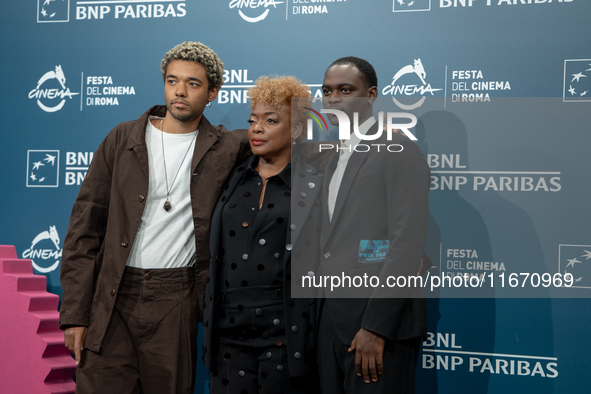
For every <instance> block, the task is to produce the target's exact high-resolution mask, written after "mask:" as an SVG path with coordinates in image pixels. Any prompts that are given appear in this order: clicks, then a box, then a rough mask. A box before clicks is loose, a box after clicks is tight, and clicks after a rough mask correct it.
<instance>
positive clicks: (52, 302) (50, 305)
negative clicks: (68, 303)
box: [20, 291, 60, 312]
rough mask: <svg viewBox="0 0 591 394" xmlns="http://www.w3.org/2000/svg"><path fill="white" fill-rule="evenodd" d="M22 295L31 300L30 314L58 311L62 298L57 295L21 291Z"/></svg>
mask: <svg viewBox="0 0 591 394" xmlns="http://www.w3.org/2000/svg"><path fill="white" fill-rule="evenodd" d="M20 294H22V295H25V296H27V297H30V298H31V302H30V303H29V312H36V311H52V310H53V311H57V306H58V304H59V302H60V298H59V296H58V295H57V294H51V293H48V292H41V291H21V292H20Z"/></svg>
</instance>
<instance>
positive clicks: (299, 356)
mask: <svg viewBox="0 0 591 394" xmlns="http://www.w3.org/2000/svg"><path fill="white" fill-rule="evenodd" d="M293 357H294V358H295V359H296V360H299V359H301V358H302V355H301V354H300V352H295V354H294V355H293Z"/></svg>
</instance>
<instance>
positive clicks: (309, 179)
mask: <svg viewBox="0 0 591 394" xmlns="http://www.w3.org/2000/svg"><path fill="white" fill-rule="evenodd" d="M247 162H248V160H247ZM247 162H244V163H242V164H240V165H238V166H236V167H235V168H234V170H233V171H232V173H231V174H230V176H229V177H228V181H227V183H226V186H225V187H224V191H223V192H222V194H221V195H220V198H219V200H218V203H217V205H216V207H215V210H214V212H213V216H212V226H211V248H210V249H211V260H210V269H209V277H208V278H207V291H206V298H205V300H206V308H205V323H204V332H203V353H204V362H205V366H206V367H207V368H209V369H213V370H215V369H216V364H215V363H216V361H217V360H218V359H219V357H218V356H219V354H218V343H219V339H218V338H217V336H216V330H215V319H216V315H215V311H216V310H219V305H220V302H221V300H220V299H219V298H220V297H217V296H218V295H219V292H218V291H216V286H217V285H218V273H219V270H220V269H222V266H221V264H220V263H221V257H220V248H221V246H220V245H221V242H220V237H221V236H222V234H221V227H222V222H221V220H222V209H223V208H224V205H225V203H226V202H227V201H228V198H229V196H230V195H231V194H232V192H233V191H234V189H235V188H236V187H237V186H238V185H239V184H240V182H241V181H242V178H243V176H244V174H245V173H246V171H244V170H245V168H246V166H247ZM291 173H292V185H291V190H292V191H291V206H292V209H291V211H290V214H289V218H288V223H286V226H289V228H290V230H289V231H288V232H287V239H286V241H285V244H286V251H287V252H286V253H285V255H284V260H283V264H284V270H283V272H284V277H283V294H284V297H283V308H284V311H285V318H284V321H285V327H286V337H287V341H286V342H287V343H286V346H287V352H288V365H289V372H290V376H300V375H304V374H306V373H308V372H310V371H311V369H312V368H315V365H314V363H315V350H314V349H315V346H314V341H315V327H314V323H313V319H314V316H315V315H316V309H315V300H314V299H313V298H292V297H291V288H292V286H291V284H292V277H293V278H294V281H296V280H301V275H302V274H305V273H307V272H308V271H309V270H311V269H314V268H315V267H316V266H317V262H314V258H317V256H318V255H319V249H318V243H317V242H311V241H310V240H311V239H316V240H317V239H318V236H319V234H318V231H317V229H319V227H320V226H319V222H318V221H317V220H316V219H318V218H319V217H320V204H319V203H318V200H317V198H318V196H319V194H320V191H321V187H322V175H321V174H319V173H318V172H317V171H316V170H315V169H314V168H313V167H311V166H309V165H307V164H305V163H303V162H302V161H301V160H299V158H298V157H297V156H295V157H294V159H293V160H292V168H291ZM304 190H305V191H304ZM302 193H303V194H302ZM306 245H310V246H312V247H311V248H310V247H307V246H306ZM301 252H303V253H305V255H304V256H298V258H297V261H298V262H300V261H301V262H307V264H308V265H304V264H298V266H297V267H293V270H292V266H291V261H292V253H301ZM307 256H309V257H307ZM296 353H299V356H296Z"/></svg>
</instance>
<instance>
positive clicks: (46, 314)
mask: <svg viewBox="0 0 591 394" xmlns="http://www.w3.org/2000/svg"><path fill="white" fill-rule="evenodd" d="M31 315H33V316H35V317H36V318H38V319H39V320H40V321H39V329H38V330H37V334H42V333H46V332H51V331H58V330H59V317H60V314H59V313H58V312H57V311H37V312H31Z"/></svg>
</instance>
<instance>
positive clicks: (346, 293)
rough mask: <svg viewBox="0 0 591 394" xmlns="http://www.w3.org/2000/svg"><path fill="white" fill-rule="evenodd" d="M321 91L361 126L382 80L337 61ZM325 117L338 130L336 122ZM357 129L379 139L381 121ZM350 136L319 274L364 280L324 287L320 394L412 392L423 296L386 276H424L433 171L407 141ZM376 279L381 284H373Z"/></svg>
mask: <svg viewBox="0 0 591 394" xmlns="http://www.w3.org/2000/svg"><path fill="white" fill-rule="evenodd" d="M322 89H323V94H324V98H323V104H324V107H325V109H332V110H339V111H341V112H344V113H345V114H347V115H348V117H349V119H350V121H351V125H353V124H354V123H355V121H354V116H353V113H354V112H357V113H358V124H359V125H362V124H363V123H364V122H365V121H366V120H368V119H371V117H372V116H373V113H372V111H373V103H374V101H375V99H376V97H377V92H378V90H377V76H376V73H375V70H374V69H373V67H372V66H371V64H369V63H368V62H367V61H365V60H362V59H359V58H355V57H347V58H342V59H339V60H337V61H335V62H334V63H333V64H332V65H331V66H330V67H329V68H328V69H327V71H326V73H325V75H324V82H323V86H322ZM328 118H329V120H330V121H331V123H332V124H333V125H338V124H339V123H338V119H337V117H336V116H335V115H328ZM370 123H371V121H370ZM359 132H360V134H366V135H367V136H369V135H372V134H376V133H378V124H377V123H375V124H374V125H373V126H370V127H363V126H360V127H359ZM351 133H352V134H351V136H350V138H349V139H345V140H344V141H342V143H341V145H340V146H339V152H338V153H337V154H336V155H335V156H334V157H333V158H332V160H331V161H330V163H329V164H328V166H327V169H326V173H325V178H324V185H323V194H322V196H323V212H322V232H321V240H320V242H321V249H322V250H321V253H322V257H321V259H322V262H321V265H320V269H319V272H318V274H320V275H330V276H333V275H334V276H339V277H341V278H343V280H342V282H346V280H345V277H350V278H352V279H353V278H354V277H357V278H364V275H367V276H366V277H365V278H366V279H365V280H364V283H363V284H362V285H361V286H357V285H356V282H355V279H353V280H352V285H349V286H348V287H347V285H346V284H345V286H341V287H340V288H338V289H330V288H325V289H324V299H323V300H322V303H321V311H320V314H319V315H320V320H319V323H318V325H319V328H318V329H319V335H318V347H319V364H320V377H321V382H322V389H323V392H325V393H331V394H332V393H363V392H371V393H414V373H415V368H416V363H417V357H418V352H419V348H420V344H421V337H422V336H425V335H426V329H427V316H426V304H425V299H424V293H423V292H422V290H421V289H418V288H414V287H412V286H406V287H388V286H387V285H386V283H387V280H388V278H389V277H390V278H391V277H410V276H416V275H417V273H418V272H419V271H420V270H421V268H420V265H421V257H422V256H423V247H424V243H425V237H426V230H427V217H428V193H429V168H428V165H427V163H426V161H425V158H424V156H423V154H422V152H421V151H420V149H419V148H418V146H417V145H416V144H415V143H414V142H413V141H411V140H410V139H408V138H407V137H405V136H403V135H400V134H396V133H393V134H392V135H391V140H387V139H386V136H382V137H380V138H378V139H377V140H373V141H363V140H361V139H360V137H359V136H358V135H357V134H359V133H353V126H351ZM384 134H386V133H384ZM340 138H342V137H340ZM358 144H361V145H366V146H369V145H371V144H383V145H382V146H381V149H380V150H379V151H378V150H377V149H376V147H375V146H374V148H373V149H370V150H368V151H366V152H364V151H365V150H366V147H363V148H362V149H356V146H357V145H358ZM388 146H391V148H390V149H386V147H388ZM372 277H377V278H379V284H377V283H376V281H375V280H374V281H373V282H371V283H369V282H370V281H368V279H367V278H372ZM377 278H376V279H377ZM357 284H359V281H358V282H357ZM351 290H353V292H352V291H351ZM352 297H354V298H352Z"/></svg>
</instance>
